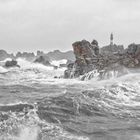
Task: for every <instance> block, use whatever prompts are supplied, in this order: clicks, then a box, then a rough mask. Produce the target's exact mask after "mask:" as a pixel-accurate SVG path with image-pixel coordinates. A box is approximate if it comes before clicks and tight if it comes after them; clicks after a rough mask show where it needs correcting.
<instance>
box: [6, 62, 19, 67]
mask: <svg viewBox="0 0 140 140" xmlns="http://www.w3.org/2000/svg"><path fill="white" fill-rule="evenodd" d="M4 66H5V67H6V68H10V67H20V66H19V65H18V63H17V61H16V60H11V61H6V62H5V65H4Z"/></svg>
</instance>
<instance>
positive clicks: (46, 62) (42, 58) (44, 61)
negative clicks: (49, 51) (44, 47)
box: [34, 56, 51, 66]
mask: <svg viewBox="0 0 140 140" xmlns="http://www.w3.org/2000/svg"><path fill="white" fill-rule="evenodd" d="M34 63H40V64H43V65H45V66H50V65H51V64H50V62H49V60H48V59H47V58H46V57H45V56H39V57H38V58H36V60H35V61H34Z"/></svg>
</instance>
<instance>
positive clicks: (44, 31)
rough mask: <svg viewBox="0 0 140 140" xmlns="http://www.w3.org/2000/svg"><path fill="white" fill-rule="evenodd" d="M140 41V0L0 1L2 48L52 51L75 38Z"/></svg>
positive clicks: (102, 42) (103, 41)
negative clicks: (110, 38) (111, 38)
mask: <svg viewBox="0 0 140 140" xmlns="http://www.w3.org/2000/svg"><path fill="white" fill-rule="evenodd" d="M111 32H113V33H114V42H115V43H116V44H124V45H125V46H127V45H128V44H130V43H133V42H135V43H140V0H0V49H5V50H7V51H8V52H17V51H30V52H31V51H34V52H35V51H36V50H43V51H45V52H48V51H50V50H54V49H60V50H61V51H66V50H70V49H72V47H71V44H72V43H73V42H74V41H77V40H82V39H87V40H89V41H92V39H94V38H95V39H97V40H98V42H99V45H100V46H103V45H107V44H109V36H110V33H111Z"/></svg>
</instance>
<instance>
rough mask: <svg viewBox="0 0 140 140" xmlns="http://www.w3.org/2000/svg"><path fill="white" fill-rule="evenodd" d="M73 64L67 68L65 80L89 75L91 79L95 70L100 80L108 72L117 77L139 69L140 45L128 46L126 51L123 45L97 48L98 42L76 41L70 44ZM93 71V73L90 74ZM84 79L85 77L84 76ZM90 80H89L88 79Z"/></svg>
mask: <svg viewBox="0 0 140 140" xmlns="http://www.w3.org/2000/svg"><path fill="white" fill-rule="evenodd" d="M72 47H73V51H74V54H75V58H76V60H75V62H74V63H70V64H69V65H68V66H67V70H66V71H65V73H64V77H65V78H77V77H80V76H82V79H84V76H85V75H87V74H89V73H90V76H89V77H92V76H91V75H93V73H94V72H95V70H96V71H97V72H98V73H99V77H100V78H101V79H102V78H103V77H104V75H108V76H109V72H110V71H113V72H117V74H118V76H120V75H122V74H124V73H125V72H126V69H136V68H139V67H140V44H134V43H133V44H130V45H129V46H128V47H127V48H126V49H124V47H123V45H116V44H112V43H111V44H109V45H108V46H105V47H102V48H99V45H98V42H97V41H96V40H93V41H92V42H91V43H90V42H89V41H87V40H82V41H77V42H75V43H73V44H72ZM92 71H93V73H92ZM85 77H86V76H85ZM89 79H90V78H89Z"/></svg>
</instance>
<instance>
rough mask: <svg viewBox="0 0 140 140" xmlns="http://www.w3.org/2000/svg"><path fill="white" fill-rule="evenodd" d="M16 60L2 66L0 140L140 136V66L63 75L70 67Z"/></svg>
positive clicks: (139, 138) (129, 138)
mask: <svg viewBox="0 0 140 140" xmlns="http://www.w3.org/2000/svg"><path fill="white" fill-rule="evenodd" d="M17 61H18V64H19V65H20V68H16V67H15V68H9V69H6V68H4V67H2V66H0V140H140V73H139V72H138V71H137V72H129V71H128V73H126V74H125V75H122V76H119V77H117V76H111V77H109V78H105V79H102V80H100V79H98V78H97V77H96V78H91V79H90V80H88V79H86V80H81V79H80V78H75V79H74V78H73V79H64V78H63V74H64V71H65V69H66V68H58V69H54V68H53V67H47V66H43V65H41V64H34V63H31V62H28V61H26V60H23V59H18V60H17ZM2 63H4V62H1V64H2ZM55 63H57V64H59V62H57V61H54V62H53V64H55Z"/></svg>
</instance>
